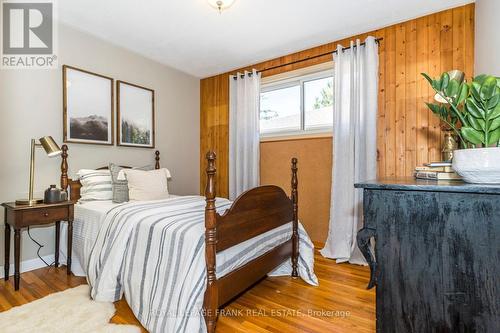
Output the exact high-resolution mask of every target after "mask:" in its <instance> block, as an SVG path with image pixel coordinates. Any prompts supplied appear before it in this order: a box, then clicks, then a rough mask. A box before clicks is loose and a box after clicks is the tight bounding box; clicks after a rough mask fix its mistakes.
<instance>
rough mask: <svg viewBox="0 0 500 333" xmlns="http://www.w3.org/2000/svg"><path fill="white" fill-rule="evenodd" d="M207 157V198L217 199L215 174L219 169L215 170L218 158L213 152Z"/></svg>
mask: <svg viewBox="0 0 500 333" xmlns="http://www.w3.org/2000/svg"><path fill="white" fill-rule="evenodd" d="M206 157H207V162H208V163H207V186H206V188H205V197H206V198H207V203H208V199H214V198H215V173H216V171H217V169H216V168H215V159H216V158H217V156H216V155H215V153H214V152H213V151H209V152H208V153H207V155H206Z"/></svg>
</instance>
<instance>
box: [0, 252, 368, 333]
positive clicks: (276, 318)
mask: <svg viewBox="0 0 500 333" xmlns="http://www.w3.org/2000/svg"><path fill="white" fill-rule="evenodd" d="M315 260H316V262H315V271H316V275H317V276H318V279H319V284H320V286H319V287H312V286H309V285H307V284H306V283H305V282H303V281H302V280H301V279H295V280H294V279H291V278H289V277H274V278H266V279H264V280H262V281H261V282H259V283H258V284H257V285H255V286H254V287H253V288H251V289H250V290H248V291H247V292H245V293H244V294H243V295H241V296H240V297H239V298H237V299H236V300H234V301H233V302H232V303H230V304H229V305H228V306H226V307H225V308H224V309H223V311H222V313H221V315H220V316H219V321H218V322H217V332H218V333H229V332H231V333H232V332H374V331H375V291H374V290H373V289H372V290H366V289H365V287H366V285H367V283H368V278H369V270H368V268H367V267H361V266H355V265H349V264H340V265H337V264H335V263H334V262H333V261H331V260H327V259H324V258H323V257H322V256H321V255H320V254H319V253H318V252H317V251H316V254H315ZM83 283H86V280H85V278H81V277H76V276H67V275H66V270H65V268H64V267H63V268H54V267H50V268H41V269H37V270H35V271H31V272H27V273H23V274H21V288H20V290H19V291H18V292H16V291H14V285H13V278H12V277H11V278H10V280H9V281H8V282H5V281H4V280H3V279H2V280H1V281H0V310H1V311H5V310H8V309H10V308H11V307H13V306H17V305H22V304H25V303H28V302H31V301H34V300H36V299H38V298H42V297H44V296H47V295H49V294H51V293H54V292H58V291H62V290H65V289H67V288H72V287H76V286H78V285H80V284H83ZM115 306H116V309H117V311H116V315H115V316H114V317H113V318H112V320H111V321H112V322H114V323H118V324H136V325H138V326H140V324H139V323H138V321H137V320H136V319H135V317H134V315H133V313H132V311H131V310H130V308H129V307H128V305H127V303H126V302H125V301H124V300H121V301H119V302H116V303H115ZM144 332H146V331H145V330H144Z"/></svg>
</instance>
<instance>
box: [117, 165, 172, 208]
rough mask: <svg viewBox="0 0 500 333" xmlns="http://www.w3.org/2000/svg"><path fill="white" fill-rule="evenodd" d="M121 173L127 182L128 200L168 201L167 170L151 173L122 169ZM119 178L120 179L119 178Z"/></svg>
mask: <svg viewBox="0 0 500 333" xmlns="http://www.w3.org/2000/svg"><path fill="white" fill-rule="evenodd" d="M122 172H123V173H124V174H125V177H126V178H127V181H128V194H129V199H130V200H137V201H147V200H161V199H168V197H169V196H170V195H169V193H168V186H167V182H168V178H170V171H168V169H158V170H151V171H142V170H132V169H123V170H122ZM119 178H120V177H119Z"/></svg>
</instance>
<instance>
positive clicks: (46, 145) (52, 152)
mask: <svg viewBox="0 0 500 333" xmlns="http://www.w3.org/2000/svg"><path fill="white" fill-rule="evenodd" d="M40 144H41V145H42V147H43V149H44V150H45V152H46V153H47V155H48V156H49V157H54V156H58V155H61V153H62V151H61V148H59V146H58V145H57V143H56V142H55V141H54V139H53V138H52V137H51V136H44V137H43V138H40Z"/></svg>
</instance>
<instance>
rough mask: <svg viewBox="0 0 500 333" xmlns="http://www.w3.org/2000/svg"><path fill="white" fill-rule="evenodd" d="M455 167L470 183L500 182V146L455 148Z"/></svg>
mask: <svg viewBox="0 0 500 333" xmlns="http://www.w3.org/2000/svg"><path fill="white" fill-rule="evenodd" d="M453 169H454V170H455V171H456V172H457V173H458V174H459V175H460V176H462V178H463V179H464V180H465V181H466V182H468V183H476V184H500V147H491V148H476V149H459V150H455V151H454V152H453Z"/></svg>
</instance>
